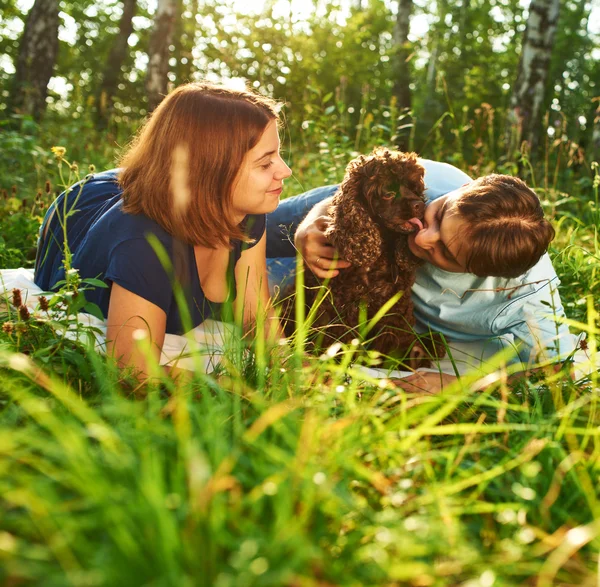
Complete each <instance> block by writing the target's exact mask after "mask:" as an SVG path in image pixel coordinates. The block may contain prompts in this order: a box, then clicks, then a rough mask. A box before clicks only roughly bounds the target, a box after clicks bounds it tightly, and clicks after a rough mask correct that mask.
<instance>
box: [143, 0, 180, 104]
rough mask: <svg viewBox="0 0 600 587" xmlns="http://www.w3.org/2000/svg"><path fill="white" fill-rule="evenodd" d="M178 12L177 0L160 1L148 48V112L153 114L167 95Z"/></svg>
mask: <svg viewBox="0 0 600 587" xmlns="http://www.w3.org/2000/svg"><path fill="white" fill-rule="evenodd" d="M176 11H177V1H176V0H158V7H157V8H156V15H155V16H154V30H153V31H152V35H151V37H150V46H149V48H148V70H147V73H146V94H147V96H148V112H152V110H154V109H155V108H156V107H157V106H158V105H159V104H160V102H161V100H162V99H163V98H164V97H165V95H166V93H167V85H168V81H169V78H168V74H169V57H170V51H169V47H170V45H171V41H172V37H173V29H174V24H175V14H176Z"/></svg>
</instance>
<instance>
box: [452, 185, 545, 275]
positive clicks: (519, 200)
mask: <svg viewBox="0 0 600 587" xmlns="http://www.w3.org/2000/svg"><path fill="white" fill-rule="evenodd" d="M452 210H454V211H456V212H457V213H458V214H459V216H460V217H461V219H463V220H465V225H466V226H465V228H464V232H463V233H462V236H461V239H462V240H464V242H466V243H468V255H467V260H466V265H467V270H468V271H469V272H470V273H474V274H475V275H479V276H480V277H485V276H488V275H491V276H497V277H518V276H519V275H522V274H523V273H525V272H526V271H528V270H529V269H531V268H532V267H533V266H534V265H535V264H536V263H537V262H538V261H539V259H540V257H541V256H542V255H543V254H544V253H545V252H546V250H547V249H548V245H549V244H550V241H551V240H552V239H553V238H554V228H552V225H551V224H550V222H548V220H546V219H545V218H544V212H543V210H542V206H541V205H540V201H539V199H538V197H537V195H536V194H535V192H534V191H533V190H531V189H530V188H528V187H527V185H526V184H525V182H524V181H522V180H520V179H518V178H516V177H511V176H510V175H497V174H492V175H487V176H484V177H481V178H479V179H477V180H475V181H473V182H472V183H470V184H468V187H467V188H466V189H465V191H464V192H463V193H462V194H461V196H460V197H459V198H457V200H456V201H455V202H454V203H453V205H452Z"/></svg>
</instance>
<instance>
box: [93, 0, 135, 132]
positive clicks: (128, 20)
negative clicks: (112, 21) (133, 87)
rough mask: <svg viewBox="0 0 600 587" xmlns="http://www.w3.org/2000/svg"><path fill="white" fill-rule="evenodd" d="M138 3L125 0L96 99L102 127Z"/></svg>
mask: <svg viewBox="0 0 600 587" xmlns="http://www.w3.org/2000/svg"><path fill="white" fill-rule="evenodd" d="M136 4H137V0H123V14H122V15H121V20H120V22H119V33H118V34H117V36H116V38H115V39H114V40H113V45H112V48H111V50H110V54H109V56H108V61H107V62H106V66H105V69H104V74H103V75H102V83H101V85H100V89H99V90H98V94H97V99H96V116H97V121H98V124H99V126H101V127H104V126H106V123H107V121H108V119H109V117H110V114H111V112H112V110H113V101H114V97H115V94H116V93H117V86H118V83H119V78H120V77H121V73H122V72H121V69H122V67H123V63H124V62H125V59H126V57H127V51H128V48H129V45H128V44H127V41H128V39H129V37H130V36H131V33H133V17H134V15H135V10H136Z"/></svg>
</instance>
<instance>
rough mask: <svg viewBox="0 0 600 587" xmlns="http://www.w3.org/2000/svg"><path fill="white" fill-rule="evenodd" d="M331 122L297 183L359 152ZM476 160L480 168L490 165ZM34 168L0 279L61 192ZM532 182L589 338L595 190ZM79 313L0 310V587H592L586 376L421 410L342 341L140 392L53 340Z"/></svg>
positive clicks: (595, 424) (9, 210)
mask: <svg viewBox="0 0 600 587" xmlns="http://www.w3.org/2000/svg"><path fill="white" fill-rule="evenodd" d="M319 128H321V130H319ZM325 128H327V127H326V126H325V121H324V120H321V119H317V120H316V122H315V123H314V125H313V126H311V127H309V129H308V131H307V136H306V141H307V142H306V145H303V148H305V147H306V153H307V155H306V158H307V160H306V161H305V162H303V163H302V162H301V159H302V153H293V157H295V158H296V159H297V160H298V161H299V163H300V164H299V169H300V175H299V177H298V185H301V186H302V188H306V189H308V188H310V187H316V185H319V184H320V183H321V182H325V181H333V180H336V179H339V178H340V170H341V172H343V164H341V161H342V159H343V157H349V154H350V153H351V152H352V151H353V150H354V148H355V146H356V145H357V144H358V148H361V149H364V145H363V143H362V142H361V141H362V139H361V137H360V136H358V137H357V136H349V137H348V140H346V141H345V142H333V139H331V135H332V134H333V133H330V134H329V135H327V134H325V131H324V130H323V129H325ZM330 128H331V125H330ZM342 130H343V129H342ZM342 130H340V133H341V132H342ZM336 132H337V131H336ZM362 132H363V133H364V132H366V131H364V130H363V131H362ZM310 133H313V134H310ZM319 133H322V134H319ZM309 135H310V136H309ZM324 136H328V137H329V138H327V139H324V138H323V137H324ZM486 136H487V135H486ZM13 138H14V137H13ZM320 138H322V139H323V140H320ZM469 138H471V137H464V141H462V142H466V141H467V140H468V139H469ZM370 140H374V138H373V136H371V137H370ZM486 140H487V139H486ZM319 141H320V142H321V143H322V144H323V146H322V147H321V149H322V151H327V152H322V153H320V154H319V155H318V157H317V155H316V154H317V153H318V148H317V145H318V144H319ZM377 141H380V142H385V137H379V138H378V139H377ZM430 141H431V143H432V144H434V145H435V146H436V149H438V148H440V145H439V144H438V143H437V142H436V141H437V138H436V136H435V133H434V134H432V136H431V137H430ZM32 144H37V143H35V141H34V140H33V139H32ZM65 145H66V146H67V147H68V144H66V143H65ZM50 146H51V145H50ZM494 148H496V147H494ZM28 152H30V149H29V151H28ZM36 152H37V151H36ZM491 152H492V149H491V147H490V150H489V151H486V153H484V155H485V156H484V157H483V158H481V159H480V160H479V163H477V165H478V167H477V169H479V170H483V169H485V170H491V169H492V168H494V165H495V161H494V160H492V159H491V158H490V153H491ZM309 154H310V155H309ZM92 155H93V154H92ZM447 155H448V156H447V157H446V160H453V161H454V162H455V163H458V164H460V165H461V166H462V167H463V168H465V169H471V172H473V169H474V168H473V165H474V163H472V162H469V161H468V160H467V158H466V156H464V157H463V158H462V159H461V153H456V152H452V153H450V152H448V153H447ZM27 157H29V155H27V154H21V163H22V165H21V167H20V168H19V169H23V170H26V169H29V168H28V167H27V161H29V159H27ZM43 158H44V161H45V163H43V164H42V165H41V166H40V167H38V168H36V170H35V172H33V171H32V170H31V169H29V171H28V172H27V173H29V175H24V176H23V177H25V180H23V181H21V182H15V181H12V178H11V177H10V175H9V174H8V172H6V173H4V175H3V181H5V180H6V179H10V182H9V183H14V184H15V185H17V186H18V188H17V189H18V191H17V197H16V200H19V199H22V196H21V193H22V190H24V191H27V190H32V191H34V190H37V189H40V190H41V192H42V195H41V197H40V198H38V202H37V203H36V204H35V207H34V209H31V208H30V207H29V206H23V205H20V206H17V205H16V204H15V202H14V201H13V202H10V201H9V200H10V197H7V199H6V200H3V202H4V203H3V204H2V205H0V227H1V228H2V229H1V230H0V233H1V234H2V235H3V236H4V238H5V248H4V249H2V248H1V247H0V260H1V261H2V263H3V265H5V266H8V264H9V263H11V257H10V256H9V253H6V252H5V253H3V254H4V255H5V256H4V257H2V256H1V254H2V251H3V250H4V251H8V250H10V249H15V250H17V251H20V250H21V248H22V247H21V246H20V243H22V242H27V243H28V245H31V244H32V243H33V244H35V236H32V234H31V232H32V231H33V233H35V228H37V226H38V225H39V218H40V216H41V214H42V213H43V210H44V206H45V205H47V204H45V202H46V200H47V199H48V198H50V197H51V195H52V194H49V195H48V196H46V195H45V194H46V191H45V189H44V185H45V181H46V177H48V178H50V179H51V181H52V189H51V192H52V191H54V189H55V188H54V186H55V185H56V184H59V183H60V180H59V179H58V175H57V173H56V167H55V164H54V163H53V162H52V157H51V155H50V154H49V153H47V152H46V151H44V155H43ZM90 158H91V161H89V162H90V163H92V162H94V163H98V161H94V157H93V156H91V157H90ZM102 161H104V160H103V159H101V158H100V162H102ZM87 163H88V162H86V163H85V164H86V165H87ZM83 165H84V164H83V163H80V166H81V168H83ZM502 165H504V168H505V169H509V168H510V166H511V165H512V164H511V163H510V162H509V161H505V162H504V163H502ZM515 165H516V164H515ZM107 166H109V165H107ZM303 169H306V170H307V173H306V174H302V170H303ZM532 169H533V170H534V172H535V171H536V170H537V168H535V169H534V168H533V167H532ZM540 169H541V172H540V173H541V175H540V177H542V180H541V181H538V182H536V183H538V184H539V185H540V186H542V187H541V188H540V189H541V195H542V198H543V200H544V205H545V206H546V209H547V210H548V212H549V213H550V214H552V215H553V218H554V222H555V226H556V228H557V239H556V241H555V243H554V244H553V247H552V250H551V254H552V256H553V258H554V263H555V265H556V268H557V271H558V274H559V276H560V277H561V279H562V285H561V296H562V298H563V302H564V303H565V306H566V308H567V312H568V313H569V316H570V317H571V318H573V319H574V320H576V321H578V322H580V323H581V324H582V328H586V329H587V330H588V332H589V336H588V344H589V345H590V346H591V347H593V346H594V344H596V341H597V338H598V334H597V333H598V315H597V313H596V312H597V311H598V307H597V303H598V302H597V300H598V299H600V295H599V285H598V282H599V272H600V261H599V259H600V255H599V251H600V246H599V240H598V239H599V237H598V234H597V225H598V216H597V210H598V208H597V201H598V196H597V189H598V186H597V182H598V180H597V177H596V178H594V176H593V174H590V175H589V181H587V182H586V181H582V178H583V179H586V178H588V176H586V174H585V173H583V174H582V175H580V176H576V175H573V174H572V172H571V170H570V169H569V168H567V167H566V163H562V164H559V167H557V173H554V169H552V171H549V170H548V169H549V167H547V168H546V171H544V167H543V166H542V167H541V168H540ZM308 170H310V171H308ZM19 173H21V172H20V171H19ZM555 177H556V178H557V180H556V182H555V181H554V178H555ZM21 179H22V178H21ZM38 182H39V183H38ZM65 182H66V180H65ZM5 189H9V190H10V186H9V187H7V188H5ZM296 191H300V190H296ZM34 193H35V192H34ZM565 194H568V196H566V195H565ZM42 202H44V206H40V204H41V203H42ZM590 202H591V204H590ZM31 205H32V206H33V200H31ZM7 235H8V237H7ZM11 254H13V253H11ZM14 255H16V253H14ZM12 262H14V263H17V264H23V263H27V262H29V263H30V260H28V259H27V258H18V257H13V258H12ZM66 299H68V298H66ZM594 305H595V307H594ZM75 309H76V308H75V307H72V308H71V310H69V307H68V305H67V304H66V303H65V306H64V310H65V312H66V314H65V315H63V317H62V318H61V320H57V321H55V322H47V321H46V322H43V323H41V322H36V321H35V320H32V319H30V320H28V321H22V320H19V319H18V317H17V316H16V315H15V313H14V310H12V309H10V308H7V309H6V311H5V312H4V314H3V315H2V320H1V321H2V322H3V323H4V324H5V323H6V321H7V320H9V319H10V321H11V323H12V324H13V325H14V329H13V330H12V331H11V332H10V333H8V332H6V331H0V381H1V383H0V585H44V586H54V585H56V586H59V585H60V586H62V585H77V586H80V585H81V586H84V585H100V586H114V585H128V586H129V585H152V586H167V585H169V586H170V585H173V586H181V585H190V586H192V585H193V586H196V585H211V586H212V585H215V586H222V587H224V586H227V585H231V586H236V587H237V586H239V585H243V586H246V585H261V586H263V585H274V586H279V585H289V586H305V585H306V586H308V585H321V586H325V585H411V586H416V587H421V586H428V585H443V586H446V585H447V586H454V585H464V586H466V587H475V586H481V587H486V586H491V585H494V586H514V585H537V586H539V587H547V586H550V585H563V586H567V585H584V586H588V585H589V586H590V587H591V586H592V585H597V584H598V551H599V548H600V536H599V535H600V503H599V493H598V486H599V483H598V481H599V476H598V468H599V466H600V464H599V463H600V461H599V457H600V432H599V431H600V427H599V425H600V418H599V410H600V406H599V405H598V401H599V395H598V392H599V390H600V389H599V387H598V386H597V375H594V376H593V377H592V378H591V380H586V381H578V382H573V381H571V380H570V379H569V377H568V376H567V375H566V374H565V373H564V372H563V373H559V374H556V375H555V374H553V373H550V372H549V373H548V374H547V375H546V376H545V377H543V376H541V375H537V376H536V377H535V378H529V379H525V380H521V381H520V382H518V383H515V384H512V385H510V386H509V385H508V384H507V383H506V378H505V374H504V372H503V370H502V369H501V368H499V369H498V370H497V371H496V372H495V373H496V376H495V378H494V377H492V378H490V381H493V382H492V383H491V384H489V385H487V387H485V389H484V390H483V391H481V390H480V387H481V386H480V385H479V384H478V382H477V381H476V380H475V379H476V378H475V376H465V377H464V378H462V379H461V381H460V382H458V383H457V384H456V385H454V386H453V387H452V388H450V389H447V390H446V391H445V392H444V393H443V394H440V395H438V396H421V397H419V396H416V395H411V394H406V393H404V392H402V391H400V390H398V389H396V388H394V387H393V386H391V385H389V384H387V383H386V382H383V383H382V382H380V381H369V380H365V378H364V377H361V376H360V375H359V373H358V372H357V371H355V370H353V369H354V367H352V365H354V364H360V363H361V362H363V363H368V362H369V358H368V357H365V356H362V355H360V354H358V353H357V351H356V349H355V348H342V350H341V354H340V356H338V357H335V358H322V359H318V358H314V359H310V360H305V361H304V363H303V362H302V361H300V360H297V359H298V357H295V356H294V355H293V354H292V355H291V356H290V357H285V356H279V358H278V359H274V360H273V362H269V361H266V360H264V357H262V356H261V354H260V352H259V355H258V356H255V355H254V354H253V353H252V351H250V350H249V351H246V352H244V353H239V352H234V351H236V349H231V353H230V355H231V362H230V363H229V364H227V365H226V368H225V369H223V370H222V372H221V373H220V374H219V376H215V377H207V376H204V375H201V374H196V375H195V376H194V377H193V378H192V379H190V380H186V381H179V382H173V381H171V380H167V379H162V380H160V381H155V382H153V383H152V384H151V385H149V386H148V388H146V389H143V390H142V389H139V388H137V387H136V386H135V385H134V384H133V383H132V381H131V380H128V379H127V378H126V376H125V375H124V374H122V373H120V372H118V371H117V370H116V369H115V368H114V366H113V365H112V364H111V363H110V362H108V361H106V360H105V359H104V358H103V357H102V356H100V355H98V354H97V353H96V352H94V351H93V350H92V349H91V348H90V347H89V346H87V345H85V344H83V343H76V342H73V341H68V340H65V339H64V338H63V337H62V336H60V332H61V329H64V328H66V327H67V326H68V325H69V320H70V318H69V312H70V311H75ZM9 312H10V314H9ZM304 342H305V341H304V339H301V340H298V341H297V342H296V346H295V347H293V348H295V349H296V350H297V351H298V352H300V351H301V350H302V349H303V348H304ZM24 353H26V354H24ZM344 365H348V368H347V369H345V368H344V367H343V366H344Z"/></svg>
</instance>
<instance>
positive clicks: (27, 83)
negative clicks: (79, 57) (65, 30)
mask: <svg viewBox="0 0 600 587" xmlns="http://www.w3.org/2000/svg"><path fill="white" fill-rule="evenodd" d="M58 12H59V8H58V0H36V2H35V4H34V5H33V7H32V8H31V10H30V11H29V14H28V15H27V22H26V23H25V30H24V31H23V36H22V37H21V42H20V45H19V54H18V57H17V63H16V71H15V77H14V80H13V86H12V92H11V99H10V106H9V109H10V111H11V112H14V113H19V114H26V115H30V116H32V117H33V118H34V120H37V121H39V120H41V118H42V116H43V115H44V112H45V110H46V96H47V95H48V82H49V81H50V78H51V77H52V72H53V71H54V66H55V64H56V58H57V55H58V25H59V18H58Z"/></svg>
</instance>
